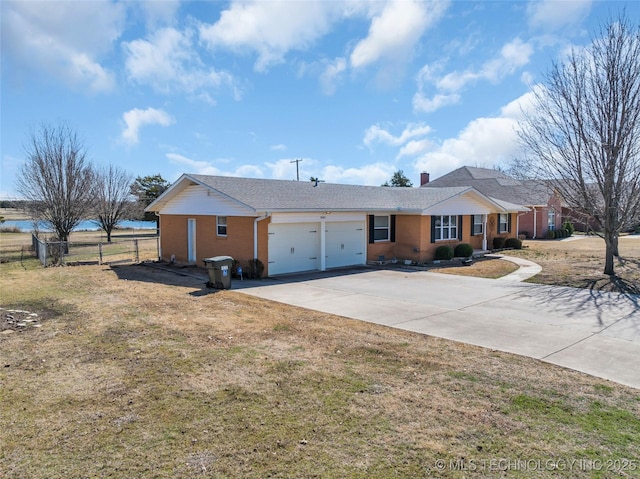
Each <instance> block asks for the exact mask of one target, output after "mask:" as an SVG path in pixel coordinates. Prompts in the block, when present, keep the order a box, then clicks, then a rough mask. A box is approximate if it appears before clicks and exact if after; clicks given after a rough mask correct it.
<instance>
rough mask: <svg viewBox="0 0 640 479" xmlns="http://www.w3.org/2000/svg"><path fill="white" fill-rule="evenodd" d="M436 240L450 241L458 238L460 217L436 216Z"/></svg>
mask: <svg viewBox="0 0 640 479" xmlns="http://www.w3.org/2000/svg"><path fill="white" fill-rule="evenodd" d="M434 229H435V239H436V241H440V240H449V239H457V238H458V217H457V216H436V217H435V223H434Z"/></svg>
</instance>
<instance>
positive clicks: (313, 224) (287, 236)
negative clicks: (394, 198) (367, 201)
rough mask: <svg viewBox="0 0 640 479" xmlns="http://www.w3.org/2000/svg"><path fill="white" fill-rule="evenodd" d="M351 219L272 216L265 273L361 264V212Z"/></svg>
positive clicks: (363, 256) (363, 244) (363, 245)
mask: <svg viewBox="0 0 640 479" xmlns="http://www.w3.org/2000/svg"><path fill="white" fill-rule="evenodd" d="M353 218H354V215H345V216H341V215H335V216H333V215H332V218H331V219H332V221H329V220H328V219H327V217H325V216H322V215H317V214H316V215H295V214H292V215H283V214H280V215H278V214H276V215H274V216H273V217H272V222H271V223H270V224H269V248H268V250H269V275H277V274H285V273H294V272H298V271H313V270H325V269H327V268H340V267H345V266H354V265H360V264H365V263H366V238H365V222H364V220H360V218H362V215H360V218H359V220H358V221H353ZM311 220H316V221H311Z"/></svg>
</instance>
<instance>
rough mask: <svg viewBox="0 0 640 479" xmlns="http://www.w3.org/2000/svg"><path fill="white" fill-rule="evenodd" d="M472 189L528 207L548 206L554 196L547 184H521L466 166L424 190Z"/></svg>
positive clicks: (510, 178) (439, 179)
mask: <svg viewBox="0 0 640 479" xmlns="http://www.w3.org/2000/svg"><path fill="white" fill-rule="evenodd" d="M453 186H471V187H473V188H474V189H476V190H478V191H479V192H481V193H482V194H484V195H486V196H490V197H492V198H497V199H499V200H503V201H508V202H510V203H516V204H521V205H525V206H538V205H546V204H547V202H548V201H549V198H551V196H552V195H553V190H552V188H551V187H550V186H549V185H548V184H547V183H545V182H542V181H536V180H517V179H515V178H512V177H510V176H508V175H506V174H504V173H502V172H501V171H497V170H492V169H490V168H476V167H472V166H463V167H461V168H458V169H457V170H454V171H452V172H451V173H447V174H446V175H444V176H441V177H440V178H436V179H435V180H433V181H431V182H429V183H427V184H426V185H423V186H422V188H424V189H431V188H434V189H435V188H443V187H446V188H450V187H453Z"/></svg>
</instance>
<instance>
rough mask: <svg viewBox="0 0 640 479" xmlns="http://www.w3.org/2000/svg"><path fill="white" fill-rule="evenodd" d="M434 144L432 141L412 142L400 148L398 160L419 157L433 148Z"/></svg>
mask: <svg viewBox="0 0 640 479" xmlns="http://www.w3.org/2000/svg"><path fill="white" fill-rule="evenodd" d="M432 145H433V143H432V142H431V140H428V139H422V140H411V141H409V142H408V143H407V144H406V145H404V146H403V147H402V148H400V152H399V153H398V156H396V160H398V159H400V158H402V157H403V156H417V155H421V154H422V153H425V152H426V151H427V150H429V149H430V148H431V146H432Z"/></svg>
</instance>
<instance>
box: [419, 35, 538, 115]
mask: <svg viewBox="0 0 640 479" xmlns="http://www.w3.org/2000/svg"><path fill="white" fill-rule="evenodd" d="M533 52H534V50H533V46H532V45H531V44H530V43H526V42H523V41H522V40H521V39H520V38H515V39H513V40H512V41H510V42H509V43H506V44H505V45H504V46H503V47H502V48H501V50H500V53H499V54H498V55H497V56H496V57H495V58H492V59H490V60H489V61H487V62H485V63H484V64H483V65H482V66H481V67H480V68H479V69H478V70H472V69H469V70H465V71H454V72H451V73H448V74H446V75H444V76H438V73H439V72H440V71H441V70H442V68H443V65H442V64H434V65H425V66H424V67H423V68H422V69H421V70H420V72H419V73H418V75H417V77H416V81H417V84H418V91H417V92H416V93H415V95H414V97H413V109H414V111H416V112H433V111H436V110H438V109H440V108H442V107H443V106H447V105H452V104H455V103H458V102H459V101H460V95H459V92H460V91H462V90H463V89H464V88H465V87H466V86H467V85H468V84H469V83H475V82H477V81H481V80H485V81H489V82H492V83H499V82H500V81H501V80H503V79H504V78H505V77H507V76H508V75H512V74H513V73H515V72H516V71H517V70H518V69H519V68H521V67H523V66H525V65H527V64H528V63H529V61H530V58H531V55H533ZM432 85H433V86H434V87H435V90H436V93H434V94H433V95H428V94H427V93H425V90H428V89H429V88H430V87H431V86H432Z"/></svg>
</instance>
